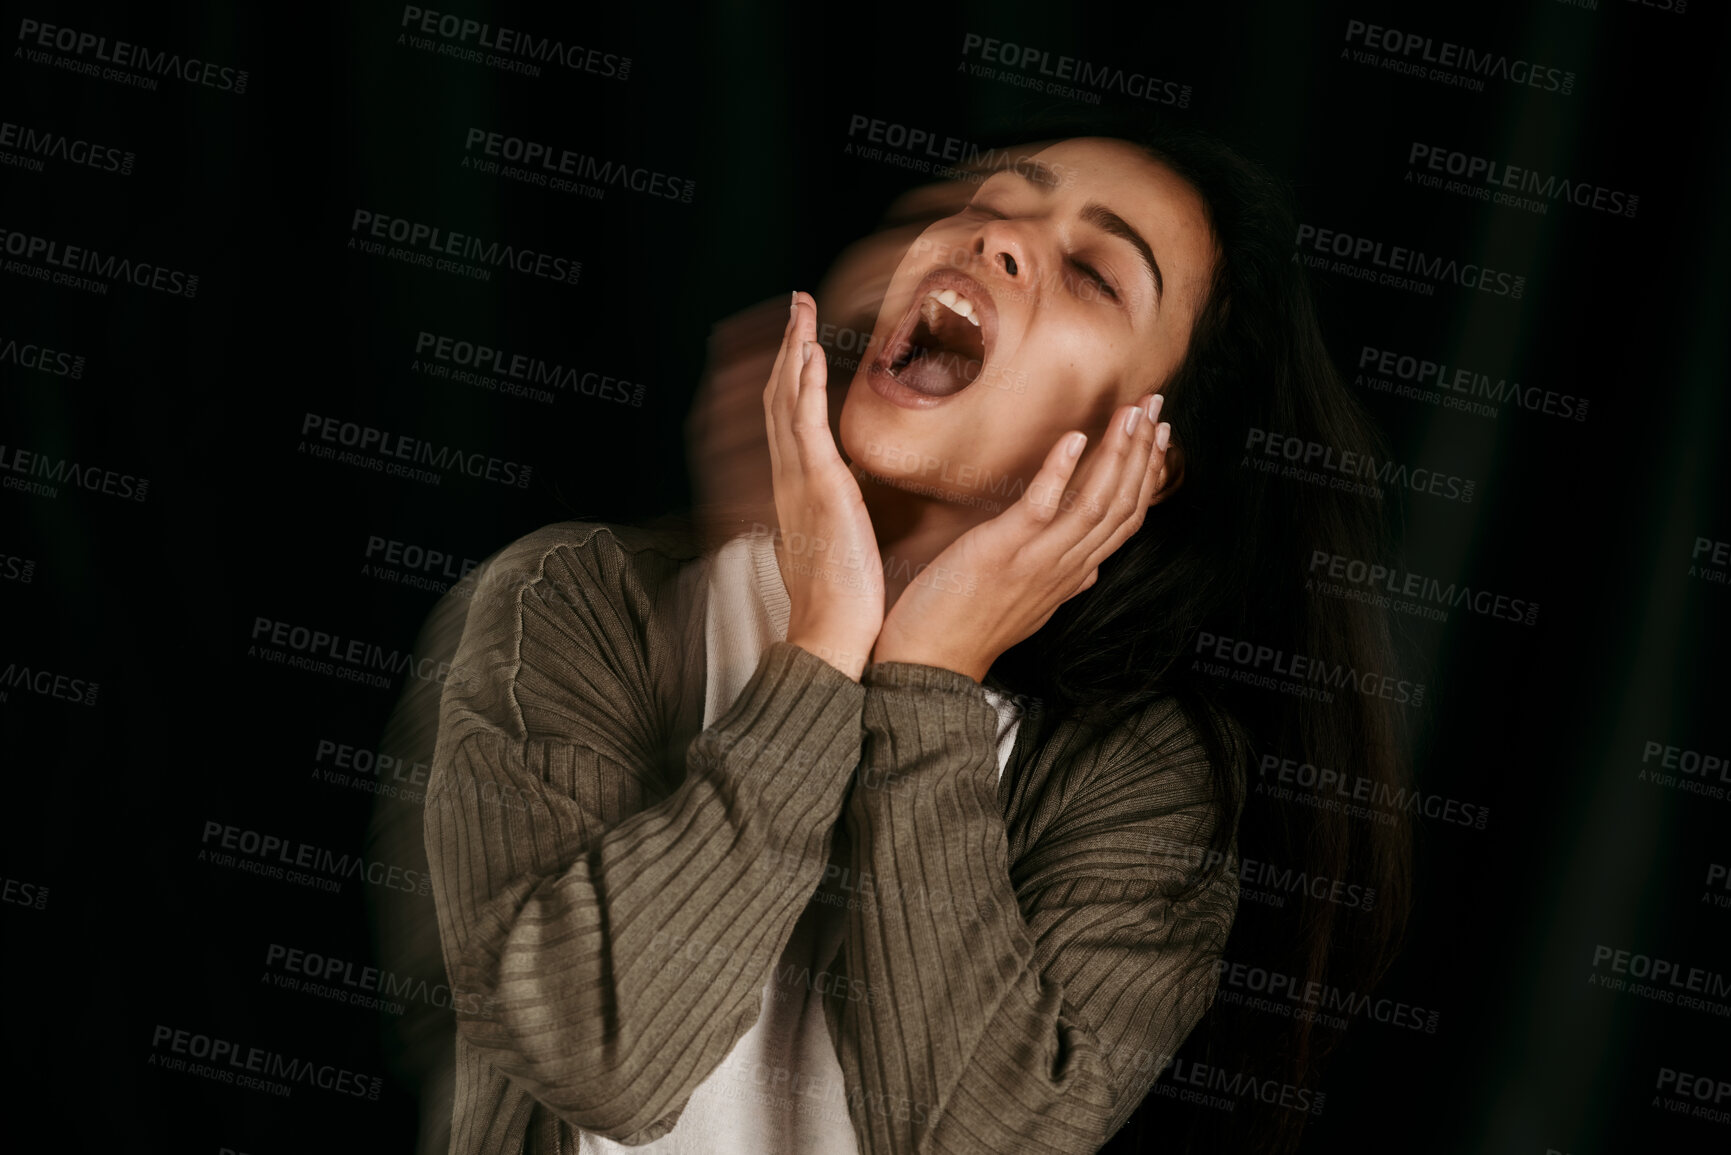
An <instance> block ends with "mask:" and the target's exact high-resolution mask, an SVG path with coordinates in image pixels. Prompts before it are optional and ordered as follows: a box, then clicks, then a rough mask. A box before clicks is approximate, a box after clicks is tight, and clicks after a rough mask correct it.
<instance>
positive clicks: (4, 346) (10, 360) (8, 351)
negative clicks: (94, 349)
mask: <svg viewBox="0 0 1731 1155" xmlns="http://www.w3.org/2000/svg"><path fill="white" fill-rule="evenodd" d="M0 365H16V366H18V367H19V368H20V369H34V370H36V372H38V373H47V374H48V375H49V376H51V377H69V378H71V379H72V380H74V381H76V380H78V379H79V378H80V377H83V376H84V354H82V353H68V352H66V351H65V350H61V349H50V348H48V347H47V346H46V345H39V344H37V343H35V342H33V341H20V340H19V339H18V338H16V337H5V336H0Z"/></svg>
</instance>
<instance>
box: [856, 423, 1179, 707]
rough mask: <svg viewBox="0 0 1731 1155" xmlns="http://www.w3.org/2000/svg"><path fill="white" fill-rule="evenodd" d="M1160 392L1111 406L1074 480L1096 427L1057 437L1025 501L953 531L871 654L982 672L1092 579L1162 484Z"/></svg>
mask: <svg viewBox="0 0 1731 1155" xmlns="http://www.w3.org/2000/svg"><path fill="white" fill-rule="evenodd" d="M1162 400H1163V399H1162V398H1161V396H1160V395H1159V394H1150V395H1149V396H1148V397H1146V398H1144V399H1143V400H1142V401H1141V402H1139V403H1138V404H1136V405H1128V406H1124V407H1122V408H1120V409H1119V410H1118V411H1117V412H1116V413H1114V414H1113V415H1112V422H1111V424H1110V425H1109V426H1108V427H1107V432H1106V436H1105V438H1104V439H1103V440H1102V441H1101V443H1100V448H1099V451H1098V452H1097V453H1096V454H1095V455H1094V456H1093V457H1091V458H1090V459H1089V461H1088V466H1087V468H1086V469H1084V470H1083V471H1082V476H1081V477H1080V478H1079V480H1078V482H1077V485H1076V486H1075V487H1074V488H1071V487H1070V479H1071V476H1072V475H1073V474H1074V473H1075V472H1076V466H1077V462H1078V459H1079V456H1080V454H1081V450H1082V445H1083V444H1084V443H1085V442H1086V441H1087V438H1086V437H1085V436H1084V435H1083V434H1081V433H1077V432H1072V433H1067V434H1065V435H1064V436H1063V437H1060V438H1059V439H1058V443H1057V444H1056V445H1054V446H1053V447H1052V449H1051V451H1050V452H1048V453H1047V454H1046V461H1045V464H1043V465H1042V466H1041V467H1040V471H1039V473H1037V474H1035V475H1034V480H1033V482H1032V484H1030V485H1029V486H1028V489H1027V491H1026V492H1025V493H1023V494H1022V497H1021V499H1020V500H1019V501H1017V502H1016V504H1014V505H1012V506H1011V507H1010V508H1009V509H1006V510H1005V511H1004V512H1003V513H1001V514H999V515H998V516H996V517H994V518H992V519H991V520H989V521H985V522H982V523H980V524H979V525H976V526H974V527H973V528H972V529H970V530H968V531H967V532H966V533H964V534H962V535H961V536H960V537H958V538H957V539H956V540H955V541H953V542H951V543H950V545H949V546H948V547H946V548H945V549H944V551H943V552H942V553H940V554H938V556H937V557H936V558H934V559H933V560H932V563H931V565H930V566H929V567H927V568H926V569H925V570H923V571H921V573H920V575H919V576H917V577H916V578H915V579H914V580H913V582H912V583H911V584H910V585H909V586H908V587H907V589H906V590H905V591H904V592H903V593H902V595H901V596H900V597H899V598H897V599H896V603H895V605H894V606H892V607H891V609H890V612H889V614H888V616H887V617H885V619H884V624H883V628H882V630H881V631H879V633H878V640H877V644H876V646H875V647H874V648H873V650H872V655H871V656H872V661H874V662H918V663H920V664H922V665H928V666H939V667H942V668H944V669H949V670H955V671H957V672H958V673H962V674H966V675H967V676H968V677H970V678H972V679H974V681H976V682H978V681H982V680H984V678H985V676H986V672H987V671H988V670H990V669H991V668H992V663H993V662H995V661H997V660H998V655H1000V654H1002V653H1003V652H1004V651H1005V650H1007V649H1009V648H1010V647H1011V646H1013V645H1015V644H1016V643H1017V642H1020V641H1021V640H1022V639H1024V638H1026V637H1028V636H1030V635H1031V634H1033V633H1034V631H1036V630H1038V629H1039V628H1040V627H1041V626H1043V625H1045V624H1046V621H1047V619H1049V618H1050V617H1051V616H1052V614H1053V613H1055V612H1056V611H1057V609H1058V607H1059V606H1061V605H1063V604H1064V603H1065V602H1066V601H1069V600H1070V599H1071V598H1072V597H1074V596H1075V595H1077V594H1079V593H1081V592H1082V591H1083V590H1085V589H1087V588H1088V587H1090V586H1092V585H1093V584H1094V582H1095V580H1096V579H1098V578H1099V576H1100V563H1101V562H1102V561H1105V560H1106V558H1108V557H1110V556H1111V555H1112V553H1113V552H1114V551H1115V550H1117V548H1118V547H1119V546H1121V545H1123V544H1124V543H1125V542H1126V541H1128V540H1129V539H1130V536H1131V535H1132V534H1134V533H1135V532H1136V531H1137V530H1138V529H1140V528H1141V527H1142V519H1143V517H1144V516H1145V515H1146V514H1147V511H1148V508H1149V506H1150V505H1152V504H1153V499H1154V495H1155V493H1156V492H1158V489H1159V487H1160V486H1162V485H1163V484H1164V481H1165V477H1164V473H1165V465H1166V448H1167V444H1168V443H1169V441H1170V438H1171V426H1169V425H1166V424H1163V423H1162V424H1159V425H1157V424H1156V423H1157V422H1159V418H1160V406H1161V403H1162ZM1132 414H1134V417H1132ZM1132 422H1133V423H1132ZM1127 423H1130V428H1129V429H1128V430H1126V424H1127Z"/></svg>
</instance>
